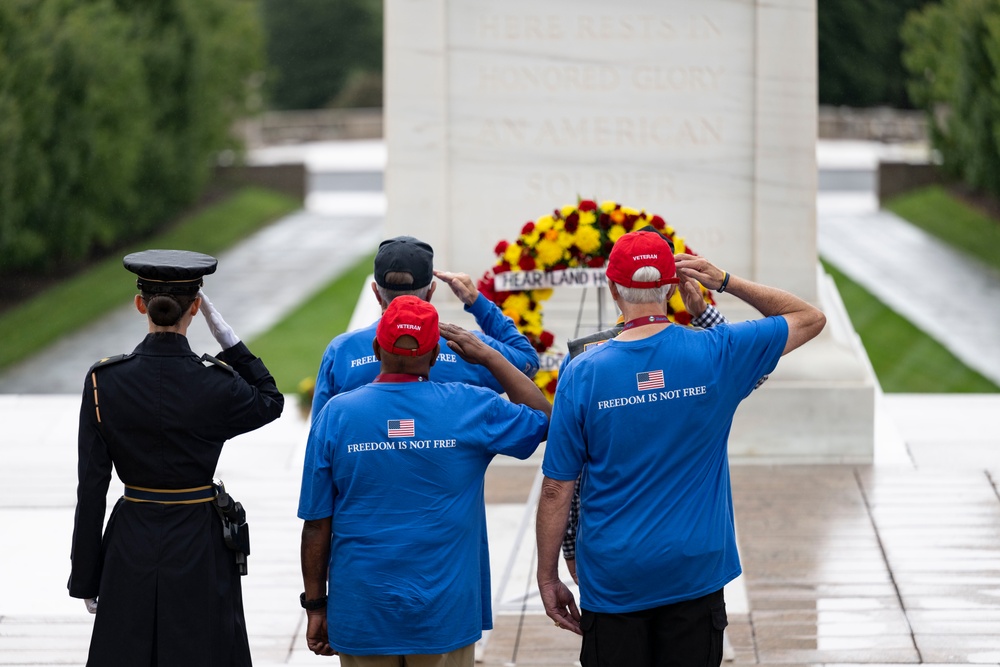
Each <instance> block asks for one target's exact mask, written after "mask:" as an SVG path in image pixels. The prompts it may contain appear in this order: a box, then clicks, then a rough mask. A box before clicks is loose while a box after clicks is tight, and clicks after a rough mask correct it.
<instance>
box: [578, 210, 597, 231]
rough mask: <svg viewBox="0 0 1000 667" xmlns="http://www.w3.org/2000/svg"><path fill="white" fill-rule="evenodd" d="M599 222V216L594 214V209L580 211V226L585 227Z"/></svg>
mask: <svg viewBox="0 0 1000 667" xmlns="http://www.w3.org/2000/svg"><path fill="white" fill-rule="evenodd" d="M595 222H597V216H596V215H594V212H593V211H581V212H580V227H585V226H587V225H592V224H594V223H595Z"/></svg>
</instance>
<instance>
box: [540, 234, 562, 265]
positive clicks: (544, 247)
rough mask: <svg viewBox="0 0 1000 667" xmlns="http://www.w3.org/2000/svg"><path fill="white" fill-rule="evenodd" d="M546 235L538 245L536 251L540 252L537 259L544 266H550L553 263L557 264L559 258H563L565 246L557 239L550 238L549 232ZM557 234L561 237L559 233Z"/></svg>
mask: <svg viewBox="0 0 1000 667" xmlns="http://www.w3.org/2000/svg"><path fill="white" fill-rule="evenodd" d="M545 236H546V237H545V238H544V239H542V240H541V241H539V242H538V246H536V248H535V250H536V252H537V253H538V254H537V256H536V257H535V261H536V262H538V263H539V264H541V265H542V266H544V267H546V268H548V267H551V266H552V265H553V264H557V263H558V262H559V260H560V259H562V256H563V252H564V250H563V247H562V246H561V245H559V244H558V243H557V242H556V241H554V240H550V239H549V238H548V234H546V235H545ZM555 236H556V238H558V237H559V235H558V234H556V235H555Z"/></svg>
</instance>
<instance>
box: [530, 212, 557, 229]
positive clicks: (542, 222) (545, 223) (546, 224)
mask: <svg viewBox="0 0 1000 667" xmlns="http://www.w3.org/2000/svg"><path fill="white" fill-rule="evenodd" d="M554 223H555V220H554V219H553V218H552V216H551V215H543V216H542V217H540V218H538V220H536V221H535V229H537V230H538V231H539V232H547V231H549V230H550V229H552V225H553V224H554Z"/></svg>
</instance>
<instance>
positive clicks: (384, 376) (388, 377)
mask: <svg viewBox="0 0 1000 667" xmlns="http://www.w3.org/2000/svg"><path fill="white" fill-rule="evenodd" d="M426 381H427V377H426V376H423V375H413V374H412V373H379V374H378V376H376V378H375V379H374V380H372V382H426Z"/></svg>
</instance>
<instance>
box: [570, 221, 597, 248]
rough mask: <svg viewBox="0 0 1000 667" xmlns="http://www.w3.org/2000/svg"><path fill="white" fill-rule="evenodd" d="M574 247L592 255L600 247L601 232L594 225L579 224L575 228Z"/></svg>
mask: <svg viewBox="0 0 1000 667" xmlns="http://www.w3.org/2000/svg"><path fill="white" fill-rule="evenodd" d="M575 240H576V247H577V248H579V249H580V251H581V252H584V253H586V254H588V255H593V254H594V253H596V252H597V251H598V250H600V249H601V232H599V231H598V230H597V228H596V227H589V226H588V227H584V226H583V225H581V226H580V228H579V229H577V230H576V237H575Z"/></svg>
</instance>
